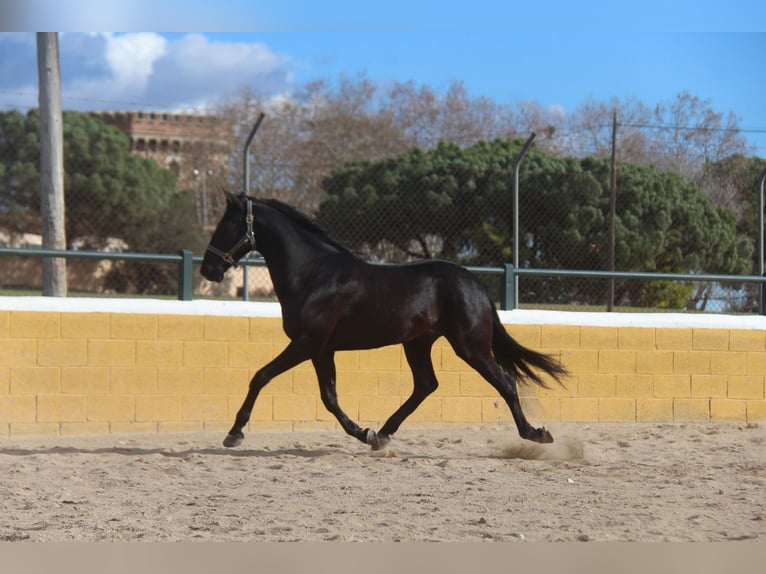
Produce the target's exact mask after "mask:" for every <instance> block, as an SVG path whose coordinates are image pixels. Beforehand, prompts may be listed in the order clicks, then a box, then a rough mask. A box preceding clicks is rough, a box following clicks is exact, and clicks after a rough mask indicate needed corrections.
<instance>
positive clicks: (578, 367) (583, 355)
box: [561, 349, 598, 374]
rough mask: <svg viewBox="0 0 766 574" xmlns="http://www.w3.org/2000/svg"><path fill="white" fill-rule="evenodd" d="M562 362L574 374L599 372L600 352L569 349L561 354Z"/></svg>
mask: <svg viewBox="0 0 766 574" xmlns="http://www.w3.org/2000/svg"><path fill="white" fill-rule="evenodd" d="M561 362H562V363H563V364H564V366H565V367H566V368H567V369H569V371H570V372H572V373H578V374H582V373H595V372H598V351H597V350H596V349H569V350H566V351H564V352H562V354H561Z"/></svg>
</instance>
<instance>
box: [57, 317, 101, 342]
mask: <svg viewBox="0 0 766 574" xmlns="http://www.w3.org/2000/svg"><path fill="white" fill-rule="evenodd" d="M109 321H110V315H109V313H62V314H61V337H62V338H64V339H108V338H109V336H110V335H109Z"/></svg>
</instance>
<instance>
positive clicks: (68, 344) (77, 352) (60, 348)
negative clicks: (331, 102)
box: [37, 339, 88, 367]
mask: <svg viewBox="0 0 766 574" xmlns="http://www.w3.org/2000/svg"><path fill="white" fill-rule="evenodd" d="M87 361H88V345H87V343H86V342H85V341H80V340H62V339H41V340H40V341H39V342H38V346H37V364H38V365H41V366H58V367H63V366H84V365H85V364H86V363H87Z"/></svg>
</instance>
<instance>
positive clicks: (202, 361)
mask: <svg viewBox="0 0 766 574" xmlns="http://www.w3.org/2000/svg"><path fill="white" fill-rule="evenodd" d="M228 364H229V346H228V344H227V343H225V342H216V341H184V351H183V366H184V367H226V366H228Z"/></svg>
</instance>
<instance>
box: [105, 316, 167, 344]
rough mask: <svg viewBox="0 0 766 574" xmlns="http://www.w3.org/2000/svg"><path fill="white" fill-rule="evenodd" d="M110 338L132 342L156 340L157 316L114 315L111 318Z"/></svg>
mask: <svg viewBox="0 0 766 574" xmlns="http://www.w3.org/2000/svg"><path fill="white" fill-rule="evenodd" d="M109 337H110V338H111V339H131V340H142V339H144V340H145V339H150V340H151V339H156V338H157V316H156V315H134V314H132V313H114V314H112V315H111V318H110V323H109Z"/></svg>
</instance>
